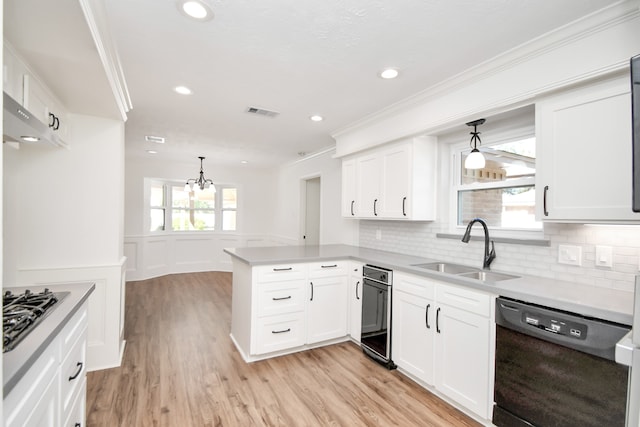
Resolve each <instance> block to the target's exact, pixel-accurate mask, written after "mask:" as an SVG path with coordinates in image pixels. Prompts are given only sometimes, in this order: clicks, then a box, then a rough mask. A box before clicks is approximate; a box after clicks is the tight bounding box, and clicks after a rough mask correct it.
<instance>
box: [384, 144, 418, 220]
mask: <svg viewBox="0 0 640 427" xmlns="http://www.w3.org/2000/svg"><path fill="white" fill-rule="evenodd" d="M411 172H412V171H411V145H410V144H402V145H399V146H395V147H393V148H391V149H388V150H385V151H384V152H383V153H382V206H381V210H380V211H381V216H383V217H384V218H408V217H409V212H410V206H409V204H410V203H411V200H410V197H409V196H410V194H411V188H410V186H411V179H410V177H411Z"/></svg>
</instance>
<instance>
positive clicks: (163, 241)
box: [124, 233, 299, 281]
mask: <svg viewBox="0 0 640 427" xmlns="http://www.w3.org/2000/svg"><path fill="white" fill-rule="evenodd" d="M295 244H299V243H298V242H297V241H295V240H292V239H288V238H283V237H276V236H265V235H255V234H252V235H245V234H228V233H206V234H203V233H167V234H163V235H151V236H125V238H124V255H125V256H126V257H127V270H126V271H127V280H129V281H132V280H145V279H150V278H152V277H158V276H163V275H165V274H173V273H193V272H198V271H229V272H230V271H232V265H231V257H230V256H229V255H227V254H226V253H224V251H223V249H225V248H240V247H254V246H282V245H295Z"/></svg>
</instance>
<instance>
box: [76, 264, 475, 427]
mask: <svg viewBox="0 0 640 427" xmlns="http://www.w3.org/2000/svg"><path fill="white" fill-rule="evenodd" d="M126 292H127V304H126V314H125V315H126V326H125V337H126V340H127V346H126V350H125V354H124V360H123V363H122V366H121V367H120V368H115V369H108V370H103V371H96V372H91V373H89V374H88V379H87V384H88V392H87V424H88V425H89V426H109V427H111V426H176V427H188V426H326V425H330V426H349V427H351V426H403V427H404V426H477V425H479V424H477V423H476V422H474V421H472V420H471V419H469V418H468V417H466V416H465V415H463V414H462V413H460V412H458V411H457V410H455V409H454V408H452V407H451V406H449V405H448V404H446V403H444V402H443V401H441V400H439V399H438V398H436V397H435V396H433V395H432V394H430V393H429V392H427V391H426V390H424V389H422V388H421V387H419V386H418V385H416V384H415V383H413V382H412V381H411V380H409V379H408V378H406V377H404V376H403V375H402V374H400V373H399V372H397V371H388V370H386V369H384V368H383V367H381V366H379V365H377V364H375V363H374V362H372V361H371V360H369V359H367V358H366V357H365V356H364V355H363V354H362V351H361V350H360V348H359V347H358V346H356V345H355V344H353V343H342V344H337V345H332V346H328V347H323V348H319V349H314V350H309V351H304V352H300V353H297V354H293V355H289V356H283V357H278V358H275V359H270V360H265V361H261V362H255V363H251V364H247V363H245V362H244V361H243V360H242V358H241V357H240V354H239V353H238V352H237V351H236V349H235V347H234V345H233V343H232V342H231V339H230V338H229V331H230V319H231V313H230V308H231V274H230V273H220V272H208V273H192V274H177V275H170V276H165V277H160V278H156V279H151V280H145V281H139V282H129V283H127V289H126Z"/></svg>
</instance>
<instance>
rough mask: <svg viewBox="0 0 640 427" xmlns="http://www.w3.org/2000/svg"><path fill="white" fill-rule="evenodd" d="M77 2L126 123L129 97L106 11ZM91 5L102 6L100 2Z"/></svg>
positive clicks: (86, 3)
mask: <svg viewBox="0 0 640 427" xmlns="http://www.w3.org/2000/svg"><path fill="white" fill-rule="evenodd" d="M79 1H80V7H81V8H82V12H83V14H84V17H85V20H86V22H87V26H88V27H89V31H90V32H91V36H92V38H93V42H94V43H95V46H96V50H97V51H98V56H99V57H100V61H101V62H102V67H103V68H104V72H105V76H106V78H107V80H108V82H109V86H110V87H111V91H112V92H113V95H114V99H115V101H116V104H117V107H118V111H119V112H120V117H121V118H122V120H123V121H127V113H128V112H129V110H130V109H131V108H132V104H131V97H130V95H129V90H128V88H127V83H126V81H125V78H124V73H123V71H122V64H121V62H120V57H119V56H118V51H117V50H116V48H115V46H114V45H113V42H112V39H111V34H110V31H109V28H108V25H107V24H106V22H107V20H106V11H105V10H104V8H102V9H101V10H100V11H96V9H95V8H93V7H92V5H91V2H90V0H79ZM93 3H94V4H102V2H99V3H98V2H93ZM97 12H99V13H97ZM98 18H102V19H101V22H102V23H103V27H102V28H100V25H99V23H98Z"/></svg>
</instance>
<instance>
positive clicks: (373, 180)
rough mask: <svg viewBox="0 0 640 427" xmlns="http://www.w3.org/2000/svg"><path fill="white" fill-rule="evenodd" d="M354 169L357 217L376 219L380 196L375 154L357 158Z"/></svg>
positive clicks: (378, 214) (378, 161)
mask: <svg viewBox="0 0 640 427" xmlns="http://www.w3.org/2000/svg"><path fill="white" fill-rule="evenodd" d="M357 162H358V165H357V168H356V175H357V179H356V182H357V187H358V191H357V196H358V197H357V198H356V204H357V205H358V207H357V212H358V216H359V217H362V218H376V217H378V216H380V208H381V206H382V196H381V194H380V180H381V173H382V170H381V165H380V156H379V155H378V154H377V153H373V154H369V155H366V156H362V157H359V158H358V160H357Z"/></svg>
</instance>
